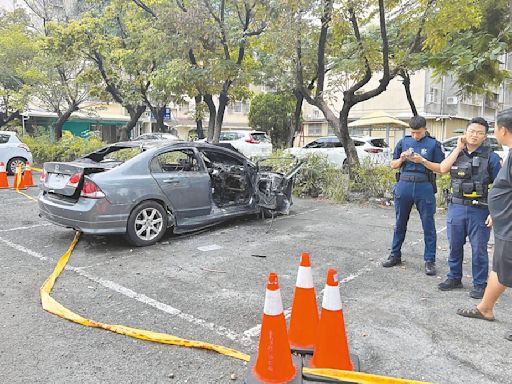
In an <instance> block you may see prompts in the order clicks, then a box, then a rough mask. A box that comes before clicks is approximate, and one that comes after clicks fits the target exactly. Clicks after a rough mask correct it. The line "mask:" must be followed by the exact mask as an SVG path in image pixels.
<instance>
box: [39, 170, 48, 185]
mask: <svg viewBox="0 0 512 384" xmlns="http://www.w3.org/2000/svg"><path fill="white" fill-rule="evenodd" d="M47 180H48V172H46V169H43V173H41V176H39V181H40V182H41V183H46V181H47Z"/></svg>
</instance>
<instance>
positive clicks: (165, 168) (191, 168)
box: [157, 149, 199, 172]
mask: <svg viewBox="0 0 512 384" xmlns="http://www.w3.org/2000/svg"><path fill="white" fill-rule="evenodd" d="M157 161H158V164H159V165H160V169H161V171H162V172H197V171H198V170H199V165H198V162H197V158H196V156H195V155H194V152H193V151H192V150H190V149H188V150H187V149H185V150H175V151H169V152H164V153H161V154H160V155H158V156H157Z"/></svg>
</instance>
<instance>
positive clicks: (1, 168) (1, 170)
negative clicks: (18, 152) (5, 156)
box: [0, 163, 5, 172]
mask: <svg viewBox="0 0 512 384" xmlns="http://www.w3.org/2000/svg"><path fill="white" fill-rule="evenodd" d="M0 172H5V165H3V163H2V165H0Z"/></svg>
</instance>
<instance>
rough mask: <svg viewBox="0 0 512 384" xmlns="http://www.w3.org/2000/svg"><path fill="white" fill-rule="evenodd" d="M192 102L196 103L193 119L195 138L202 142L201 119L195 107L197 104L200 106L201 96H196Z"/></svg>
mask: <svg viewBox="0 0 512 384" xmlns="http://www.w3.org/2000/svg"><path fill="white" fill-rule="evenodd" d="M194 100H195V102H196V116H195V119H196V133H197V138H198V139H200V140H202V139H204V132H203V117H202V116H199V115H198V114H197V106H198V105H199V104H201V101H202V96H201V95H197V96H195V97H194Z"/></svg>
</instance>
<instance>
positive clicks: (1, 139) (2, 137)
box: [0, 133, 11, 144]
mask: <svg viewBox="0 0 512 384" xmlns="http://www.w3.org/2000/svg"><path fill="white" fill-rule="evenodd" d="M10 137H11V135H6V134H5V133H0V144H5V143H8V142H9V138H10Z"/></svg>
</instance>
